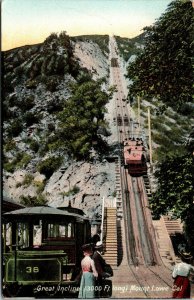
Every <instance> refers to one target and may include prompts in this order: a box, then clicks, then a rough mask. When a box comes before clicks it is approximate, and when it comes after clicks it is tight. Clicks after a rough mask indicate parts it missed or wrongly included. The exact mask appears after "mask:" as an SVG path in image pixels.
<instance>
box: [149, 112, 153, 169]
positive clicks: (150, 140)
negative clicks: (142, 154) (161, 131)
mask: <svg viewBox="0 0 194 300" xmlns="http://www.w3.org/2000/svg"><path fill="white" fill-rule="evenodd" d="M148 135H149V150H150V165H152V137H151V119H150V107H148Z"/></svg>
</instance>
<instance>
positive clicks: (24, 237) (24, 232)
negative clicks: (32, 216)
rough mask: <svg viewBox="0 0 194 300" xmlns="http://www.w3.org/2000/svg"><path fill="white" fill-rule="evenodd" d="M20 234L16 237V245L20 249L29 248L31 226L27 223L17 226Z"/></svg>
mask: <svg viewBox="0 0 194 300" xmlns="http://www.w3.org/2000/svg"><path fill="white" fill-rule="evenodd" d="M17 231H18V234H17V235H16V245H18V246H19V247H20V248H26V247H29V226H28V224H27V223H18V224H17Z"/></svg>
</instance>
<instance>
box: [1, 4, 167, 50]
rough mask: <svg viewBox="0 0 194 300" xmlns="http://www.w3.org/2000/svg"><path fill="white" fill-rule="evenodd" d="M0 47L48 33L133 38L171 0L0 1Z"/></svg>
mask: <svg viewBox="0 0 194 300" xmlns="http://www.w3.org/2000/svg"><path fill="white" fill-rule="evenodd" d="M1 1H2V3H1V9H2V13H1V15H2V18H1V19H2V21H1V23H2V25H1V26H2V29H1V39H2V41H1V44H2V50H3V51H5V50H8V49H12V48H15V47H19V46H23V45H30V44H36V43H42V42H43V41H44V40H45V39H46V37H48V36H49V35H50V34H51V33H53V32H55V33H60V32H61V31H66V32H67V34H68V35H70V36H75V35H83V34H110V35H112V34H114V35H119V36H121V37H129V38H131V37H134V36H137V35H138V34H140V33H142V29H143V27H145V26H149V25H151V24H153V23H154V22H155V21H156V20H157V19H158V18H159V17H160V16H161V15H162V14H163V13H164V12H165V10H166V8H167V6H168V4H169V3H170V2H171V0H1Z"/></svg>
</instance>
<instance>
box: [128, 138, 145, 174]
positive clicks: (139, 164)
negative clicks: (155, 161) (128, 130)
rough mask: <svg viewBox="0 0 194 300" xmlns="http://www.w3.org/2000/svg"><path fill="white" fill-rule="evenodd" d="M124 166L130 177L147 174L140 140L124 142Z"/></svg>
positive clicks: (143, 150)
mask: <svg viewBox="0 0 194 300" xmlns="http://www.w3.org/2000/svg"><path fill="white" fill-rule="evenodd" d="M124 166H125V168H126V169H128V171H129V174H130V175H132V176H142V175H144V174H146V173H147V164H146V153H145V148H144V146H143V141H142V140H141V139H128V140H126V141H124Z"/></svg>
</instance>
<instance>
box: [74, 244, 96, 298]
mask: <svg viewBox="0 0 194 300" xmlns="http://www.w3.org/2000/svg"><path fill="white" fill-rule="evenodd" d="M82 251H83V255H84V258H83V259H82V261H81V268H82V277H81V283H80V289H79V294H78V298H95V292H94V290H95V278H97V277H98V273H97V271H96V268H95V265H94V261H93V259H92V258H91V255H92V254H93V251H92V246H91V244H85V245H83V246H82Z"/></svg>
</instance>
